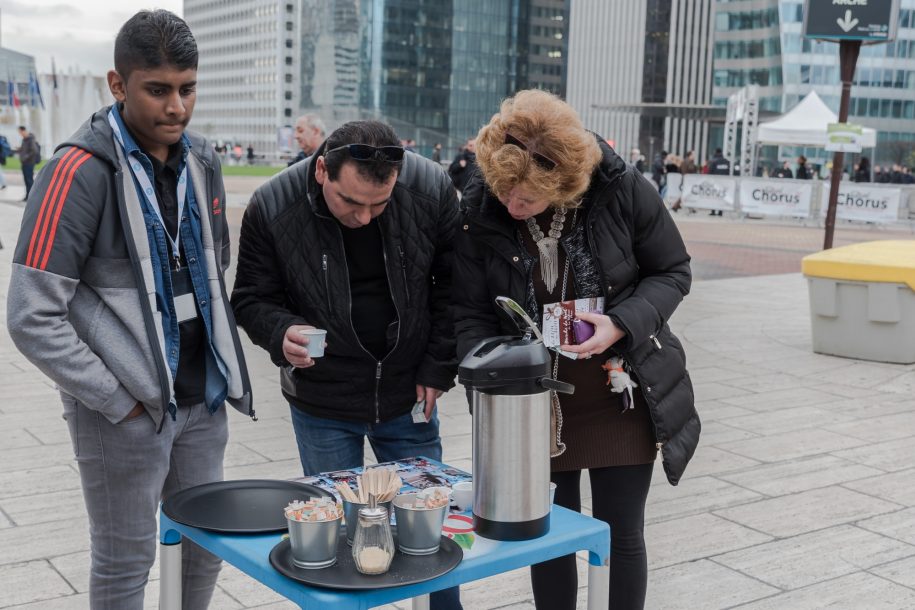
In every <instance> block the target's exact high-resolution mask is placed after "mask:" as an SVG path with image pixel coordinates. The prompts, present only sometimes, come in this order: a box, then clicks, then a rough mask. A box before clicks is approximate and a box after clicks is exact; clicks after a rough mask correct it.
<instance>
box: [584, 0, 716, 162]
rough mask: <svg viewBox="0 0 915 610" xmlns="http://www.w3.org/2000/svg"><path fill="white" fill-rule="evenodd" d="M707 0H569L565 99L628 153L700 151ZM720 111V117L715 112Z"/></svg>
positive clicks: (706, 85)
mask: <svg viewBox="0 0 915 610" xmlns="http://www.w3.org/2000/svg"><path fill="white" fill-rule="evenodd" d="M712 16H713V10H712V0H673V1H672V2H670V1H661V0H633V1H631V2H605V1H603V0H575V2H573V3H572V5H571V15H570V21H571V22H570V28H569V30H570V31H569V52H568V53H569V59H568V77H567V87H566V89H567V96H568V101H569V103H570V104H572V106H573V107H574V108H575V109H576V110H577V111H578V112H579V114H581V116H582V119H583V120H584V123H585V125H586V126H587V127H588V128H590V129H593V130H594V131H596V132H598V133H600V134H601V135H602V136H603V137H605V138H607V139H608V140H611V141H613V143H614V145H615V146H616V148H617V150H619V151H622V152H623V154H624V155H626V156H627V158H628V155H627V153H628V151H629V149H631V148H634V147H637V148H639V149H641V151H642V154H643V155H645V157H646V158H647V159H648V161H649V162H650V160H651V158H652V157H653V156H654V155H655V154H657V153H659V152H660V151H661V150H662V149H664V150H667V151H669V152H675V153H677V154H680V155H683V154H685V153H686V152H687V151H689V150H695V151H696V153H697V156H698V158H699V159H702V158H705V157H706V156H707V150H706V142H707V140H708V127H707V122H706V120H704V119H705V118H707V116H706V115H707V113H708V110H709V108H708V107H709V105H710V102H711V74H712V63H711V59H712V55H711V45H710V40H711V35H710V34H711V26H712ZM720 114H722V117H721V118H722V119H723V113H720Z"/></svg>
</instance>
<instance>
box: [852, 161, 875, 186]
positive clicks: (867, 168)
mask: <svg viewBox="0 0 915 610" xmlns="http://www.w3.org/2000/svg"><path fill="white" fill-rule="evenodd" d="M854 179H855V182H870V181H871V162H870V159H868V158H867V157H861V160H860V161H858V167H857V168H856V169H855V178H854Z"/></svg>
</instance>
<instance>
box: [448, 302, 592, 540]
mask: <svg viewBox="0 0 915 610" xmlns="http://www.w3.org/2000/svg"><path fill="white" fill-rule="evenodd" d="M496 302H497V303H498V304H499V305H500V306H501V307H502V309H503V310H504V311H505V312H506V313H508V315H509V316H510V317H511V318H512V319H513V320H514V321H515V324H517V325H518V328H519V330H521V331H522V332H523V335H522V336H502V337H491V338H489V339H485V340H483V341H481V342H480V343H479V344H477V345H476V346H475V347H474V349H473V350H471V351H470V353H469V354H467V356H466V357H465V358H464V360H463V362H461V366H460V369H459V372H458V379H459V381H460V382H461V383H462V384H463V385H464V386H465V387H466V388H467V389H468V390H471V391H472V404H473V523H474V529H475V530H476V532H477V533H478V534H480V535H481V536H484V537H486V538H492V539H495V540H528V539H531V538H538V537H540V536H543V535H544V534H546V533H547V532H549V531H550V494H549V485H550V392H549V391H550V390H556V391H559V392H563V393H568V394H571V393H572V392H573V391H574V390H575V388H574V386H571V385H570V384H566V383H561V382H557V381H555V380H553V379H551V378H550V354H549V352H548V351H547V348H546V347H545V346H544V345H543V336H542V335H541V334H540V331H539V330H538V329H537V326H536V324H534V322H533V321H531V319H530V317H529V316H528V315H527V314H526V313H525V312H524V309H523V308H521V307H520V306H519V305H518V304H517V303H515V302H514V301H512V300H511V299H508V298H506V297H498V298H497V299H496Z"/></svg>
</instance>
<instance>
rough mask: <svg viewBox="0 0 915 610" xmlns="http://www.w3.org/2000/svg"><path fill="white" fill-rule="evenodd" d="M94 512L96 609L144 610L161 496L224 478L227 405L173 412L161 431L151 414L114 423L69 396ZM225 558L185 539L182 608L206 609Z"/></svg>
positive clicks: (70, 421) (76, 448)
mask: <svg viewBox="0 0 915 610" xmlns="http://www.w3.org/2000/svg"><path fill="white" fill-rule="evenodd" d="M63 402H64V419H65V420H67V425H68V426H69V428H70V438H71V440H72V442H73V452H74V454H75V455H76V462H77V464H78V465H79V475H80V479H81V480H82V487H83V498H84V499H85V501H86V510H87V511H88V513H89V535H90V538H91V557H92V566H91V571H90V578H89V603H90V606H91V607H92V608H93V610H97V609H109V608H110V609H113V610H133V609H137V610H140V609H142V608H143V593H144V589H145V587H146V583H147V581H148V579H149V570H150V568H151V567H152V565H153V562H154V561H155V558H156V547H157V543H158V539H157V529H158V519H157V516H156V513H157V510H158V508H159V502H160V500H162V499H164V498H167V497H168V496H169V495H171V494H173V493H175V492H176V491H179V490H181V489H185V488H187V487H193V486H194V485H200V484H202V483H210V482H213V481H221V480H222V477H223V473H222V461H223V456H224V455H225V449H226V441H227V438H228V427H227V418H226V410H225V407H222V408H220V409H219V410H218V411H216V413H214V414H213V415H210V414H209V413H208V412H207V410H206V407H205V406H204V405H202V404H201V405H195V406H192V407H181V408H179V409H178V414H177V421H172V419H171V417H168V416H166V421H165V424H164V426H163V427H162V432H161V433H159V434H156V428H155V424H154V423H153V421H152V419H151V418H150V417H149V415H147V414H146V413H144V414H143V415H141V416H139V417H136V418H134V419H130V420H128V421H126V422H121V423H118V424H112V423H111V422H109V421H108V420H107V419H106V418H105V417H104V416H103V415H101V414H99V413H97V412H96V411H93V410H91V409H89V408H87V407H86V406H84V405H82V404H79V403H78V402H76V401H75V400H73V399H72V398H70V397H68V396H64V400H63ZM220 563H221V562H220V560H219V559H218V558H217V557H214V556H213V555H211V554H210V553H208V552H207V551H204V550H203V549H201V548H200V547H198V546H197V545H195V544H193V543H191V542H190V541H185V542H184V544H183V545H182V607H183V608H185V609H188V610H198V609H202V608H206V607H207V606H208V605H209V603H210V598H211V597H212V596H213V589H214V588H215V586H216V578H217V576H218V575H219V568H220Z"/></svg>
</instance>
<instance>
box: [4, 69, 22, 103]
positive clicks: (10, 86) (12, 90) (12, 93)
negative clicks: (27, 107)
mask: <svg viewBox="0 0 915 610" xmlns="http://www.w3.org/2000/svg"><path fill="white" fill-rule="evenodd" d="M7 93H8V94H9V98H10V100H9V102H10V104H9V105H10V108H19V106H21V105H22V104H21V103H20V102H19V94H18V93H16V83H15V82H14V81H13V77H12V76H9V77H8V80H7Z"/></svg>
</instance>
